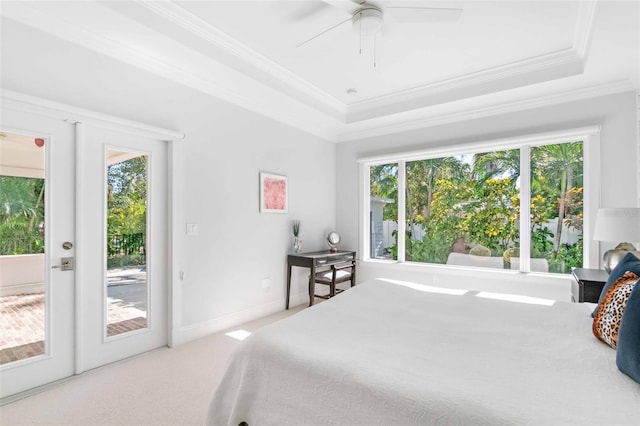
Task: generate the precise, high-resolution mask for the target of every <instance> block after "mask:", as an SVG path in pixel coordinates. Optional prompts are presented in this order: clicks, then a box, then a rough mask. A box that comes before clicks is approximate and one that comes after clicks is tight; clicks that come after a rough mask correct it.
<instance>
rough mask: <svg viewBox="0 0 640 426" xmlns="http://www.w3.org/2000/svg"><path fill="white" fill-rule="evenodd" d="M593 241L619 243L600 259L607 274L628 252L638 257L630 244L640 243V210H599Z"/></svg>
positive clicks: (626, 208)
mask: <svg viewBox="0 0 640 426" xmlns="http://www.w3.org/2000/svg"><path fill="white" fill-rule="evenodd" d="M593 239H594V240H600V241H613V242H618V241H619V242H620V244H618V245H617V246H616V248H614V249H611V250H607V251H606V253H605V254H604V256H603V257H602V265H603V267H604V270H605V271H607V272H611V271H612V270H613V268H615V267H616V265H617V264H618V263H619V262H620V261H621V260H622V258H623V257H624V256H625V255H626V254H627V253H629V252H631V253H633V254H634V255H636V256H638V257H640V251H637V250H636V249H635V247H634V246H633V244H631V243H632V242H638V241H640V208H634V207H623V208H616V209H599V210H598V215H597V216H596V229H595V231H594V233H593Z"/></svg>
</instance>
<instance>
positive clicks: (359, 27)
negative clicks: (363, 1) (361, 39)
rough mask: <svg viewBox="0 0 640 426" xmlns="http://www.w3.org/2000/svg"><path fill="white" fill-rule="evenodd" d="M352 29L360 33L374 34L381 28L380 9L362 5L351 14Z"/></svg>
mask: <svg viewBox="0 0 640 426" xmlns="http://www.w3.org/2000/svg"><path fill="white" fill-rule="evenodd" d="M352 22H353V29H354V30H356V31H358V32H360V34H362V35H373V34H376V33H377V32H378V31H380V29H381V28H382V11H381V10H380V9H378V8H377V7H374V6H367V7H363V8H362V9H360V10H359V11H357V12H355V13H354V14H353V19H352Z"/></svg>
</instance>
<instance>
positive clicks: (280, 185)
mask: <svg viewBox="0 0 640 426" xmlns="http://www.w3.org/2000/svg"><path fill="white" fill-rule="evenodd" d="M287 190H288V188H287V177H286V176H280V175H274V174H271V173H260V211H261V212H263V213H287Z"/></svg>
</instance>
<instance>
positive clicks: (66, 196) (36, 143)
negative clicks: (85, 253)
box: [0, 109, 77, 397]
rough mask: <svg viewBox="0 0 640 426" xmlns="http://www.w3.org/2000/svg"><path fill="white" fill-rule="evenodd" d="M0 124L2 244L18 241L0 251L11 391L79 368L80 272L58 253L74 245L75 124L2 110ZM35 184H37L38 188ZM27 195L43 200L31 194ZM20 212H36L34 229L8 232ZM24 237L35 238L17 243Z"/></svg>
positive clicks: (66, 254) (2, 392)
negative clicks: (76, 323) (76, 353)
mask: <svg viewBox="0 0 640 426" xmlns="http://www.w3.org/2000/svg"><path fill="white" fill-rule="evenodd" d="M0 131H1V132H2V138H1V139H0V166H1V167H0V175H1V176H2V188H0V191H1V192H2V193H3V198H4V199H3V204H5V205H8V206H9V207H8V208H7V209H6V210H5V211H4V212H3V213H4V214H3V215H2V227H3V231H5V232H3V237H4V238H3V241H2V243H3V246H5V244H10V243H11V241H10V240H13V241H15V242H14V243H13V244H12V246H10V247H6V246H5V247H3V252H2V253H0V254H1V256H0V262H2V265H3V268H2V269H3V273H2V274H0V280H1V281H2V282H0V284H1V285H2V291H3V294H2V296H1V299H2V307H3V312H2V319H1V321H2V325H3V332H2V340H3V347H2V355H3V363H2V365H0V396H1V397H6V396H9V395H13V394H15V393H18V392H22V391H25V390H28V389H31V388H34V387H36V386H40V385H43V384H45V383H49V382H53V381H55V380H58V379H62V378H64V377H68V376H70V375H72V374H73V373H74V349H73V345H74V315H75V300H74V294H75V293H74V288H75V277H74V272H73V270H71V269H70V270H63V268H62V267H61V265H62V263H61V259H62V258H70V259H73V258H74V257H75V253H76V251H77V248H76V247H75V237H74V235H75V222H74V215H75V195H74V168H73V158H74V126H73V125H72V124H69V123H66V122H64V121H62V120H54V119H50V118H45V117H35V116H33V115H30V114H27V113H24V112H19V111H12V110H4V109H3V111H2V123H1V128H0ZM12 187H13V190H12ZM33 187H39V189H37V190H36V191H35V193H34V191H32V190H31V188H33ZM34 195H35V197H34ZM30 196H31V198H38V199H37V200H33V199H32V200H31V201H29V197H30ZM14 203H15V204H16V206H15V207H13V204H14ZM42 207H44V211H41V208H42ZM20 208H22V209H24V211H15V210H16V209H20ZM7 210H9V211H7ZM11 210H13V211H14V213H15V214H14V213H12V212H11ZM33 210H40V211H41V214H39V215H38V214H33ZM20 215H22V217H25V215H26V217H27V218H28V219H29V222H28V223H27V224H26V225H31V222H33V221H34V219H36V220H35V223H33V225H36V226H37V230H36V229H33V226H23V227H21V228H19V232H15V233H9V232H6V231H8V228H12V227H14V226H19V225H20V224H21V223H24V222H23V221H21V217H20ZM38 222H39V223H38ZM38 234H40V236H41V239H39V238H38ZM25 238H29V239H30V240H31V241H30V242H32V244H29V245H28V246H26V247H20V243H22V242H23V241H22V240H24V239H25ZM42 244H43V245H44V247H43V246H42ZM65 269H67V268H65Z"/></svg>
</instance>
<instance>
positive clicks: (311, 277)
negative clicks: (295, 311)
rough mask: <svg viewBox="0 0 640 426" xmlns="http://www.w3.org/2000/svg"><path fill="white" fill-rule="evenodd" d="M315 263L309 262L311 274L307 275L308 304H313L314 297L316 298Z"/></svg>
mask: <svg viewBox="0 0 640 426" xmlns="http://www.w3.org/2000/svg"><path fill="white" fill-rule="evenodd" d="M315 278H316V265H315V262H313V263H312V264H311V274H310V275H309V306H313V302H314V301H315V300H314V299H315V298H316V296H315V294H316V280H315Z"/></svg>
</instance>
